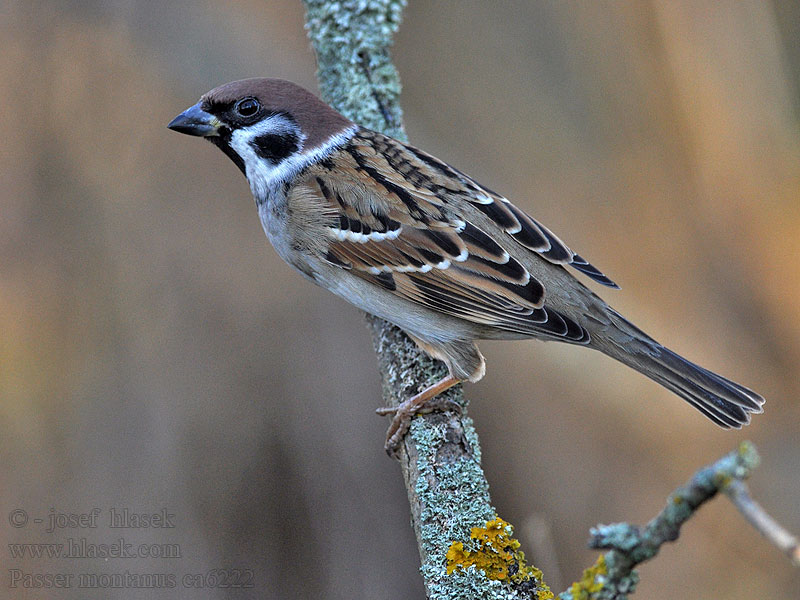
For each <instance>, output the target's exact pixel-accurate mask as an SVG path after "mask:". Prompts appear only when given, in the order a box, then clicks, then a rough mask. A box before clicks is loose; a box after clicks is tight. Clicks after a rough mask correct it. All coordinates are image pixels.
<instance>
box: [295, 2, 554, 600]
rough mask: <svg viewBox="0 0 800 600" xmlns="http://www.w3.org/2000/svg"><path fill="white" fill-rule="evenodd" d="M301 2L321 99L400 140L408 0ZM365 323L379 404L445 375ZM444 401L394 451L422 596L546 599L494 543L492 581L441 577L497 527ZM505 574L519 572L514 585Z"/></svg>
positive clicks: (456, 397)
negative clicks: (397, 38) (395, 41)
mask: <svg viewBox="0 0 800 600" xmlns="http://www.w3.org/2000/svg"><path fill="white" fill-rule="evenodd" d="M304 4H305V7H306V23H307V29H308V33H309V37H310V38H311V43H312V45H313V47H314V50H315V51H316V54H317V64H318V67H319V70H318V80H319V86H320V92H321V95H322V97H323V98H324V99H325V100H326V101H327V102H328V103H329V104H331V105H332V106H333V107H334V108H336V109H337V110H339V111H340V112H341V113H342V114H344V115H346V116H347V117H349V118H350V119H352V120H353V121H355V122H356V123H359V124H360V125H363V126H365V127H369V128H371V129H375V130H378V131H382V132H383V133H386V134H388V135H391V136H393V137H396V138H399V139H401V140H405V132H404V130H403V124H402V112H401V110H400V104H399V94H400V78H399V76H398V74H397V71H396V70H395V68H394V65H393V64H392V62H391V58H390V55H389V48H390V47H391V44H392V37H393V35H394V33H395V32H396V31H397V28H398V27H399V25H400V20H401V16H402V11H403V8H404V7H405V1H404V0H342V1H338V2H328V1H323V0H305V2H304ZM367 321H368V323H369V327H370V329H371V330H372V337H373V343H374V347H375V351H376V353H377V355H378V365H379V368H380V372H381V377H382V380H383V390H384V394H383V395H384V402H386V403H387V404H389V405H390V406H397V405H398V404H399V403H400V402H401V401H402V400H404V399H406V398H408V397H410V396H411V395H413V394H414V393H416V392H417V391H419V390H420V389H422V388H423V387H425V386H426V385H428V384H429V383H431V382H433V381H435V380H438V379H441V378H442V377H443V376H444V375H445V374H446V370H445V369H444V366H443V365H441V364H440V363H436V362H435V361H433V360H431V359H430V358H428V357H427V356H425V355H424V354H423V353H422V352H420V351H419V350H418V349H417V347H416V345H415V344H414V343H413V342H412V341H411V340H410V339H409V338H408V337H407V336H406V335H405V334H403V333H402V332H401V331H400V330H398V329H397V328H395V327H393V326H391V325H389V324H388V323H386V322H385V321H382V320H380V319H376V318H373V317H367ZM444 396H445V397H446V398H448V399H449V400H451V404H452V407H453V408H452V410H446V411H442V412H438V411H437V412H434V413H431V414H427V415H421V416H417V417H416V418H415V419H414V420H413V422H412V425H411V430H410V431H409V434H408V435H407V436H406V438H405V440H404V443H403V447H402V448H401V450H400V464H401V467H402V470H403V477H404V479H405V482H406V488H407V490H408V497H409V501H410V504H411V515H412V522H413V525H414V531H415V533H416V535H417V541H418V543H419V550H420V557H421V560H422V567H421V571H422V575H423V579H424V583H425V587H426V590H427V593H428V597H430V598H439V599H445V598H486V599H489V600H491V599H492V598H504V599H508V600H513V599H514V598H531V597H532V595H533V594H537V595H538V596H539V597H540V598H541V600H546V598H548V597H550V598H552V594H550V593H549V590H546V586H543V585H542V584H541V580H540V575H541V574H540V573H538V572H536V571H535V570H533V569H532V568H527V569H526V567H525V566H524V564H522V563H521V558H522V555H521V553H504V552H503V549H502V548H497V549H496V550H498V552H497V553H495V554H496V555H492V552H493V551H494V550H495V549H494V548H492V547H491V543H490V542H491V539H494V538H491V539H490V540H489V542H487V544H488V545H487V546H486V547H485V548H483V551H485V552H486V553H487V554H486V555H485V556H483V555H482V556H481V558H482V559H484V560H489V561H494V563H492V564H496V565H497V569H496V571H495V575H497V576H496V577H495V578H492V577H490V576H489V575H487V574H486V572H485V571H483V570H481V569H480V568H477V566H476V565H477V563H474V562H473V563H470V564H467V562H466V561H465V562H462V563H459V562H458V561H457V560H451V561H450V574H448V572H447V571H448V566H447V565H448V561H447V553H448V551H450V550H451V547H453V546H454V544H458V543H461V544H462V547H463V545H464V544H465V545H466V546H467V548H466V550H465V553H464V556H465V557H469V556H471V555H469V554H467V552H469V551H470V548H472V546H474V545H475V544H477V543H478V542H474V543H473V542H471V537H470V536H471V533H472V532H473V528H475V529H476V530H481V529H482V528H483V529H486V527H487V525H489V524H490V523H496V522H497V521H495V517H496V515H495V511H494V508H493V507H492V505H491V501H490V498H489V486H488V483H487V482H486V478H485V476H484V473H483V470H482V469H481V464H480V460H481V451H480V446H479V445H478V437H477V435H476V434H475V430H474V429H473V427H472V421H471V420H470V419H469V418H468V416H467V412H466V402H465V401H464V398H463V395H462V392H461V387H460V386H457V387H456V388H453V389H452V390H449V391H448V392H446V395H444ZM376 447H377V445H376ZM510 531H511V530H510V527H507V528H505V529H504V531H503V535H504V536H510ZM503 539H505V538H503ZM470 544H472V546H471V545H470ZM475 551H476V552H477V551H478V549H477V548H475ZM501 563H502V564H501ZM520 569H522V573H521V574H519V575H518V573H520ZM512 575H518V576H516V577H515V578H513V580H512ZM537 576H539V577H537Z"/></svg>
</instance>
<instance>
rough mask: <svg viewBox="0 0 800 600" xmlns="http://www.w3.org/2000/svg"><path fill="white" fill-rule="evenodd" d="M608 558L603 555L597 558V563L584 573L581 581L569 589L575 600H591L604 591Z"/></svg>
mask: <svg viewBox="0 0 800 600" xmlns="http://www.w3.org/2000/svg"><path fill="white" fill-rule="evenodd" d="M607 573H608V570H607V569H606V558H605V556H603V555H602V554H601V555H600V556H599V557H598V558H597V562H595V563H594V565H593V566H591V567H589V568H588V569H586V570H585V571H584V572H583V576H582V577H581V578H580V580H579V581H576V582H575V583H573V584H572V585H571V586H570V588H569V593H570V594H572V598H573V600H590V598H592V596H594V594H596V593H597V592H599V591H600V590H601V589H603V575H606V574H607Z"/></svg>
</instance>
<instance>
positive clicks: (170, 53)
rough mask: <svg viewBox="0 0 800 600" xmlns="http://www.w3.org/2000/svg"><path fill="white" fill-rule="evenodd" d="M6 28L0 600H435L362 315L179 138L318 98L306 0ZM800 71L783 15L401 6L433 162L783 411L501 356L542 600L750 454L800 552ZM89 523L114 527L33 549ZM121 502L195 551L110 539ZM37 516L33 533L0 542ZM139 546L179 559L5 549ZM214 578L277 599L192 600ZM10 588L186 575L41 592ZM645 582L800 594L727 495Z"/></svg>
mask: <svg viewBox="0 0 800 600" xmlns="http://www.w3.org/2000/svg"><path fill="white" fill-rule="evenodd" d="M0 35H2V40H3V43H2V48H3V49H2V52H0V106H1V107H2V109H0V110H2V119H0V182H1V184H0V202H1V203H2V204H1V207H2V208H1V209H0V255H1V256H0V328H2V329H1V331H2V340H1V341H0V394H2V401H1V402H0V452H1V453H2V454H0V508H2V514H0V517H2V524H0V538H2V544H0V556H2V558H0V563H2V564H3V565H4V566H5V567H6V568H5V569H4V572H3V574H2V584H1V585H0V597H3V596H5V595H8V597H12V598H16V597H32V598H58V599H62V598H140V597H148V598H150V597H152V598H162V597H163V598H173V597H174V598H228V597H230V598H288V597H309V598H310V597H315V598H321V597H324V598H342V599H344V598H409V599H410V598H420V597H421V596H422V594H423V591H422V584H421V580H420V577H419V575H418V573H417V568H418V557H417V551H416V547H415V543H414V540H413V534H412V531H411V528H410V527H409V523H408V520H409V518H408V510H407V504H406V498H405V491H404V488H403V486H402V482H401V477H400V474H399V470H398V468H397V466H396V465H395V464H394V463H393V462H392V461H391V460H389V459H387V458H386V456H385V455H384V453H383V450H382V443H383V435H384V431H385V428H386V425H387V422H386V421H385V420H383V419H379V418H377V417H375V416H374V415H373V414H372V411H373V408H375V407H376V406H378V405H380V404H381V399H380V389H379V381H378V375H377V372H376V367H375V360H374V356H373V354H372V350H371V345H370V340H369V336H368V334H367V330H366V328H365V327H364V326H363V323H362V317H361V315H360V314H359V313H358V312H357V311H356V310H355V309H353V308H351V307H350V306H348V305H346V304H345V303H344V302H342V301H340V300H338V299H335V298H334V297H333V296H331V295H329V294H328V293H326V292H324V291H323V290H321V289H317V288H315V287H313V286H311V285H309V284H308V283H306V282H305V281H304V280H303V279H302V278H300V277H299V276H297V275H296V274H294V273H293V272H292V271H291V270H290V269H289V267H287V266H285V265H284V264H283V263H282V262H281V261H280V259H279V258H278V257H277V255H276V254H275V253H274V252H273V251H272V249H271V248H270V247H269V246H268V244H267V242H266V239H265V237H264V234H263V232H262V230H261V226H260V224H259V222H258V218H257V216H256V212H255V210H254V207H253V201H252V199H251V197H250V192H249V189H248V187H247V185H246V182H245V180H244V179H243V178H242V176H241V175H240V174H239V172H238V171H237V169H236V168H235V167H234V166H233V165H232V164H230V162H229V161H228V160H227V159H226V158H225V157H224V156H223V155H222V154H221V153H219V152H218V151H217V150H216V149H214V148H213V147H211V146H210V145H207V144H202V143H200V142H199V141H197V140H190V139H188V138H186V137H184V136H180V135H177V134H175V133H172V132H170V131H168V130H167V129H166V127H165V126H166V124H167V122H168V121H169V120H170V119H171V118H172V117H173V116H174V115H175V114H177V113H178V112H180V111H181V110H183V109H184V108H186V107H187V106H189V105H190V104H192V103H194V102H195V101H196V99H197V98H198V97H199V95H200V94H201V93H203V92H205V91H206V90H207V89H209V88H211V87H214V86H216V85H218V84H220V83H223V82H225V81H228V80H232V79H238V78H242V77H246V76H262V75H267V76H272V77H283V78H287V79H292V80H295V81H297V82H298V83H300V84H303V85H305V86H307V87H310V88H311V89H315V82H314V72H315V65H314V58H313V55H312V53H311V51H310V49H309V44H308V42H307V40H306V38H305V34H304V30H303V14H302V7H301V5H300V2H299V1H297V2H295V1H283V2H263V1H258V2H257V1H252V0H250V1H240V2H225V3H211V2H206V3H193V2H186V1H185V0H176V1H173V2H168V3H155V2H144V1H136V0H96V1H88V0H87V1H84V2H81V1H79V0H74V1H61V2H56V1H47V0H41V1H30V0H29V1H25V2H22V1H18V0H5V2H2V3H0ZM798 48H800V8H798V4H797V3H794V2H785V3H784V2H776V3H772V2H730V3H711V2H691V1H685V2H680V1H676V2H672V1H670V2H666V1H664V2H629V3H617V2H608V3H600V2H580V3H578V2H572V3H566V2H555V1H552V2H536V3H522V2H513V3H512V2H508V3H487V2H479V1H471V2H455V1H439V2H432V1H426V2H423V1H421V0H420V1H414V0H412V1H411V3H410V6H409V7H408V9H407V11H406V14H405V22H404V24H403V26H402V28H401V31H400V34H399V36H398V39H397V43H396V47H395V52H394V55H395V58H396V62H397V65H398V67H399V69H400V72H401V75H402V77H403V82H404V94H403V105H404V108H405V116H406V124H407V128H408V132H409V135H410V138H411V140H412V141H413V142H414V143H415V144H416V145H419V146H421V147H423V148H425V149H426V150H429V151H431V152H432V153H434V154H435V155H438V156H440V157H441V158H443V159H445V160H448V161H449V162H451V163H453V164H454V165H456V166H458V167H459V168H461V169H463V170H465V171H467V172H469V173H470V174H472V175H474V176H475V177H476V178H477V179H478V180H479V181H481V182H484V183H485V184H486V185H488V186H489V187H491V188H493V189H496V190H498V191H500V192H503V193H505V194H506V195H508V196H509V197H510V198H511V199H513V200H514V201H515V202H516V203H517V204H519V205H520V206H522V207H523V208H525V209H526V210H528V211H529V212H531V213H532V214H534V215H535V216H536V217H537V218H539V219H540V220H541V221H543V222H544V223H546V224H548V225H549V226H550V227H552V228H553V229H554V231H556V232H557V233H558V234H559V235H561V236H562V237H563V238H564V239H565V240H566V241H567V243H569V244H570V245H571V246H572V247H573V248H575V249H576V250H577V251H578V252H580V253H581V254H583V255H584V256H586V257H588V258H589V259H590V260H592V261H593V262H594V263H595V264H597V265H598V266H599V267H600V268H602V269H603V270H604V271H606V272H607V273H608V274H609V275H610V276H611V277H612V278H614V279H615V280H616V281H617V282H619V283H620V284H621V285H622V287H623V290H622V291H620V292H613V291H610V290H607V291H606V290H601V292H602V293H603V295H604V296H605V297H606V298H607V299H609V300H610V301H611V302H612V303H613V304H614V305H615V306H616V308H618V309H619V310H621V311H622V312H623V313H625V314H626V315H627V316H629V317H630V318H632V319H633V320H634V321H635V322H637V323H638V324H639V325H641V326H642V327H643V328H645V329H646V330H647V331H648V332H650V333H651V334H653V335H654V336H655V337H656V338H658V339H659V340H661V341H662V342H664V343H666V344H668V345H670V346H671V347H673V348H674V349H675V350H677V351H679V352H681V353H682V354H685V355H686V356H688V357H689V358H691V359H693V360H696V361H697V362H700V363H701V364H703V365H704V366H707V367H710V368H712V369H715V370H718V371H719V372H721V373H723V374H725V375H727V376H729V377H732V378H734V379H736V380H738V381H740V382H742V383H744V384H746V385H748V386H751V387H753V388H754V389H756V390H758V391H759V392H761V393H762V394H763V395H764V396H766V397H767V399H768V403H767V405H766V412H765V414H764V415H762V416H759V417H756V418H755V420H754V423H753V425H752V426H751V427H749V428H748V429H747V430H746V431H743V432H724V431H721V430H719V429H716V428H715V427H714V426H713V425H712V424H711V423H709V422H708V421H706V420H705V419H703V418H702V417H701V415H700V414H699V413H697V412H696V411H694V410H693V409H691V408H690V407H688V406H687V405H686V404H685V403H684V402H682V401H681V400H680V399H678V398H677V397H675V396H673V395H671V394H670V393H669V392H667V391H665V390H663V389H661V388H660V387H658V386H657V385H656V384H654V383H651V382H650V381H649V380H646V379H645V378H643V377H642V376H640V375H638V374H636V373H634V372H633V371H630V370H628V369H626V368H624V367H622V366H620V365H617V364H616V363H612V361H610V360H609V359H607V358H605V357H603V356H602V355H600V354H597V353H593V352H590V351H586V350H582V349H579V348H574V347H566V346H561V345H555V344H548V345H542V344H538V343H534V342H527V343H523V342H520V343H509V342H506V343H484V344H483V345H482V347H483V349H484V353H485V354H486V355H487V359H488V363H489V368H488V374H487V376H486V378H485V379H484V380H483V381H482V382H481V383H480V384H478V385H474V386H470V387H469V388H468V390H467V394H468V396H469V397H471V398H472V399H473V400H474V401H473V404H472V408H471V414H472V416H473V417H474V419H475V421H476V424H477V427H478V430H479V432H480V433H481V436H482V442H483V449H484V456H485V461H484V462H485V467H486V471H487V474H488V477H489V480H490V483H491V485H492V490H493V500H494V502H495V504H496V506H497V509H498V511H499V514H500V515H502V516H503V517H504V518H506V519H508V520H509V521H511V522H512V523H514V524H515V525H516V526H517V532H518V534H519V537H520V538H521V539H522V541H523V544H524V547H525V549H526V551H527V552H528V554H529V555H531V556H532V557H533V559H534V561H535V562H536V563H537V564H539V565H540V566H545V567H546V568H547V567H548V566H549V565H551V564H552V555H554V556H555V557H556V559H557V567H558V570H560V572H561V575H560V576H559V575H558V573H557V572H556V571H555V570H553V569H552V568H550V569H549V571H548V570H546V571H545V573H546V575H548V574H549V576H548V579H549V580H550V583H551V584H552V585H553V587H554V588H558V589H563V586H564V585H566V584H568V583H569V582H570V581H572V580H573V579H575V578H576V577H578V576H579V575H580V571H581V569H582V568H584V567H585V566H587V565H589V564H590V563H591V562H592V561H593V560H594V554H593V553H592V552H590V551H588V550H587V549H586V545H585V542H586V539H587V537H588V529H589V527H591V526H593V525H594V524H596V523H598V522H611V521H616V520H628V521H633V522H643V521H645V520H647V519H649V518H650V517H651V516H653V515H654V514H655V513H656V512H657V511H658V510H660V508H661V506H662V504H663V502H664V498H665V496H666V495H667V494H668V493H669V491H670V490H672V489H673V488H674V487H675V486H677V485H678V484H680V483H681V482H683V481H684V480H685V479H686V478H687V477H688V476H689V475H690V474H691V472H693V470H694V469H696V468H698V467H700V466H701V465H703V464H705V463H707V462H710V461H712V460H714V459H715V458H717V457H718V456H720V455H722V454H723V453H725V452H727V451H728V450H730V449H731V448H733V447H735V446H736V444H737V443H738V442H739V441H740V440H742V439H751V440H753V441H755V442H756V444H757V445H758V447H759V448H760V450H761V452H762V454H763V458H764V461H763V465H762V466H761V468H760V469H759V470H758V471H757V474H756V475H755V477H754V478H753V480H752V486H753V490H754V492H755V493H756V494H757V496H758V497H759V499H760V500H761V501H762V502H763V504H764V505H765V507H766V508H767V509H768V510H769V511H771V512H772V513H773V514H774V515H775V516H776V517H777V518H778V519H779V520H780V521H782V522H783V523H784V524H785V525H787V526H788V527H789V528H791V529H792V530H793V531H795V532H800V511H798V498H800V445H799V444H798V436H800V402H798V400H797V398H798V394H799V393H800V384H798V377H797V364H798V359H800V265H799V264H798V258H800V204H799V200H800V127H799V123H798V109H800V100H799V98H800V97H799V96H798V90H799V89H800V86H799V85H798V83H799V82H800V50H798ZM95 507H97V508H99V509H101V511H102V515H103V517H102V518H101V521H100V523H99V527H97V528H96V529H74V528H73V529H63V530H57V531H55V532H53V533H47V532H46V531H45V529H44V528H45V526H46V525H47V520H48V517H49V515H50V514H51V510H52V511H53V513H62V512H63V513H88V512H89V511H91V509H92V508H95ZM111 507H114V508H116V509H118V510H119V509H122V508H128V509H130V510H131V511H136V512H158V511H160V510H161V509H162V508H166V509H168V511H169V512H170V513H173V514H175V519H174V520H175V525H176V526H175V528H174V529H142V530H114V529H109V528H108V527H107V525H106V523H105V519H106V517H107V515H108V511H109V510H110V508H111ZM15 509H22V510H25V511H26V513H27V514H28V515H29V517H30V519H34V518H43V519H45V523H43V524H39V525H36V524H34V523H33V522H32V521H31V522H29V523H28V524H27V525H26V526H25V527H22V528H14V527H12V526H11V525H10V523H9V522H8V518H7V515H8V514H9V513H10V512H11V511H12V510H15ZM543 528H544V530H548V531H549V533H550V537H551V540H552V541H551V544H552V546H551V547H548V544H547V543H541V542H536V540H538V539H540V538H541V537H542V535H541V533H542V531H543ZM120 535H122V536H123V537H124V538H125V541H126V542H132V543H135V544H139V543H148V544H153V543H168V544H177V545H179V547H180V551H181V558H178V559H163V558H135V559H134V558H130V559H113V558H112V559H108V560H102V559H74V560H67V559H52V560H49V559H44V558H39V559H32V558H30V557H28V558H25V559H22V558H12V557H11V556H10V555H9V554H8V553H7V552H6V548H7V544H8V543H34V542H36V543H38V542H56V543H58V542H64V541H65V539H66V538H69V537H72V538H75V539H79V538H81V537H85V538H87V541H89V542H94V543H113V542H115V541H116V540H117V538H119V537H120ZM545 537H546V536H545ZM9 552H10V550H9ZM222 567H228V568H231V567H233V568H239V569H251V570H252V572H253V583H254V585H255V587H254V588H252V589H250V590H227V591H226V590H209V589H206V590H200V591H197V590H192V589H187V588H185V587H183V585H182V577H183V575H185V574H193V573H204V572H207V571H209V570H211V569H214V568H222ZM9 569H20V570H22V571H24V572H26V573H59V572H61V573H74V574H77V573H121V572H125V571H128V572H129V573H174V574H176V577H177V581H176V584H177V585H176V587H175V588H174V589H172V590H160V591H158V590H156V591H137V590H126V589H106V590H102V589H101V590H80V589H76V588H75V587H73V588H72V589H68V590H38V591H35V592H31V593H29V594H27V593H26V592H24V591H23V590H21V589H19V588H18V589H13V590H12V589H9V585H10V573H9ZM640 572H641V576H642V583H641V585H640V588H639V594H638V595H637V596H636V597H638V598H654V599H655V598H675V597H691V598H697V599H704V598H709V599H710V598H717V599H718V598H725V599H730V600H744V599H749V598H752V597H762V598H796V597H797V590H798V589H800V575H798V573H797V571H796V570H792V569H791V567H790V566H789V564H788V561H786V559H785V558H784V557H782V556H781V555H780V554H779V553H778V551H777V550H776V549H774V548H772V547H771V546H769V545H768V544H767V543H766V542H765V541H764V540H762V539H761V538H760V537H759V536H758V534H757V533H755V532H754V531H753V530H751V529H750V528H749V527H748V526H746V525H744V523H743V521H742V519H741V518H740V517H739V515H738V514H737V513H736V512H735V511H734V509H733V508H732V507H731V506H730V505H729V504H728V503H727V502H726V501H724V500H719V501H716V502H713V503H712V504H711V505H709V506H707V507H706V508H704V509H703V510H702V512H701V513H700V514H699V515H698V516H697V517H696V518H695V519H694V520H692V521H691V523H690V524H689V525H688V526H687V527H686V529H685V531H684V533H683V536H682V538H681V539H680V540H679V542H678V543H677V544H673V545H670V546H669V547H667V548H665V549H664V551H663V553H662V555H661V556H660V557H659V558H658V559H657V560H656V561H654V562H653V563H649V564H647V565H645V566H644V567H643V568H642V569H641V571H640ZM559 578H560V581H559ZM73 585H75V582H73Z"/></svg>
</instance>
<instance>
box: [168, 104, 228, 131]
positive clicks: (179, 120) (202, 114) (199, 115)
mask: <svg viewBox="0 0 800 600" xmlns="http://www.w3.org/2000/svg"><path fill="white" fill-rule="evenodd" d="M167 127H169V128H170V129H172V130H173V131H177V132H178V133H185V134H186V135H196V136H198V137H210V136H214V135H218V134H219V127H220V122H219V120H218V119H217V118H216V117H215V116H214V115H212V114H209V113H207V112H206V111H204V110H203V109H202V108H200V104H195V105H194V106H192V107H191V108H187V109H186V110H185V111H183V112H182V113H181V114H179V115H178V116H177V117H175V118H174V119H172V121H170V122H169V125H167Z"/></svg>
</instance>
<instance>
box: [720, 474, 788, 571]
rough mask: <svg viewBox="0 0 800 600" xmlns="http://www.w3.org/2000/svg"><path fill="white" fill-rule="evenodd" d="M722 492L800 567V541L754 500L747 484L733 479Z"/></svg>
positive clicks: (749, 521)
mask: <svg viewBox="0 0 800 600" xmlns="http://www.w3.org/2000/svg"><path fill="white" fill-rule="evenodd" d="M722 491H723V492H725V495H726V496H728V498H729V499H730V501H731V502H733V505H734V506H735V507H736V508H738V509H739V512H740V513H742V515H743V516H744V518H745V519H747V521H748V523H750V524H751V525H752V526H753V527H755V528H756V531H758V532H759V533H760V534H761V535H763V536H764V537H765V538H767V539H768V540H769V541H770V543H772V544H773V545H775V546H777V547H778V549H780V551H781V552H783V553H784V554H786V556H788V557H789V560H791V561H792V564H793V565H794V566H796V567H800V541H798V539H797V538H796V537H795V536H793V535H792V534H791V533H789V532H788V531H786V529H784V528H783V526H782V525H781V524H780V523H778V522H777V521H776V520H775V519H773V518H772V517H771V516H770V515H769V514H767V511H765V510H764V509H763V507H762V506H761V505H760V504H759V503H758V502H756V501H755V500H753V498H752V497H751V496H750V490H749V489H748V488H747V484H746V483H744V482H743V481H740V480H738V479H732V480H731V481H729V482H728V484H727V485H726V486H725V487H724V488H723V489H722Z"/></svg>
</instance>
